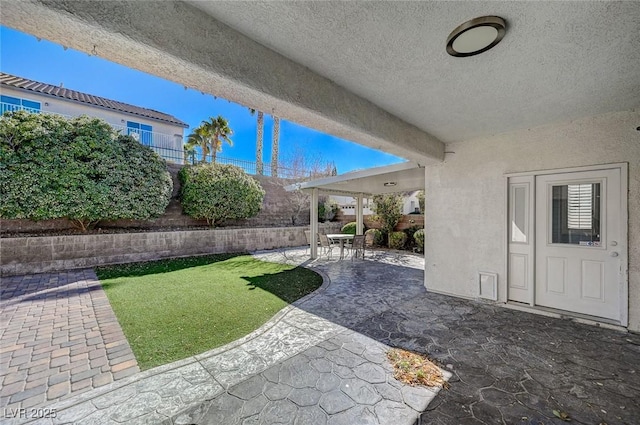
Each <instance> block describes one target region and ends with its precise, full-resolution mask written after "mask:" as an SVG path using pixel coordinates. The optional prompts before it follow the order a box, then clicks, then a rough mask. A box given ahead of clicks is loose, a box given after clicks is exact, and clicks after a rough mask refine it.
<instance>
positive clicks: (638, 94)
mask: <svg viewBox="0 0 640 425" xmlns="http://www.w3.org/2000/svg"><path fill="white" fill-rule="evenodd" d="M187 3H189V4H188V5H182V4H181V7H175V6H174V5H173V4H172V3H171V2H121V3H118V6H117V13H114V11H115V10H116V9H115V6H114V5H113V3H112V2H91V3H90V4H87V3H86V2H4V3H3V5H2V7H3V9H2V21H3V24H5V25H8V26H10V27H13V28H16V29H18V30H21V31H25V32H28V33H31V34H34V35H36V36H38V37H43V38H48V39H50V40H52V41H54V42H57V43H60V44H63V45H67V46H69V47H72V48H77V49H79V50H82V51H85V52H90V51H97V52H99V54H101V55H102V56H103V57H105V58H106V59H110V60H113V61H115V62H119V63H124V64H128V65H132V64H135V67H136V68H137V69H140V70H143V71H146V72H149V73H152V74H154V75H159V76H164V77H170V78H171V79H172V80H173V81H175V82H178V83H180V84H184V85H185V86H188V87H193V88H195V89H197V90H202V91H204V92H208V93H212V94H214V95H219V96H223V97H226V98H229V99H231V100H233V101H235V102H239V103H242V104H244V105H247V106H249V107H251V108H255V109H257V110H260V111H273V113H277V116H279V117H282V118H283V119H291V120H294V121H296V122H297V123H299V124H302V125H306V126H309V127H312V128H315V129H318V130H320V131H323V132H326V133H330V134H332V135H335V136H338V137H342V138H345V139H348V140H351V141H354V142H357V143H360V144H363V145H366V146H369V147H371V148H374V149H379V150H383V151H385V152H388V153H391V154H394V155H398V156H401V157H404V158H407V159H409V160H410V161H411V162H412V163H413V164H416V166H415V167H414V171H413V172H414V173H417V174H419V175H421V176H422V183H421V184H422V185H423V186H422V187H423V188H424V189H425V193H426V211H425V216H426V229H425V240H424V246H425V258H426V259H428V261H426V262H425V263H426V265H425V271H424V276H425V280H424V284H425V287H426V288H427V290H428V291H430V292H438V293H444V294H449V295H454V296H458V297H465V298H478V297H485V298H490V299H492V300H495V301H494V302H496V303H501V304H504V305H505V306H506V307H509V308H514V309H522V310H526V311H529V312H535V313H539V314H554V315H556V316H558V315H560V316H571V317H577V318H581V319H583V320H586V319H588V320H591V321H595V322H598V323H601V324H606V325H615V326H618V327H626V328H628V329H629V330H632V331H640V131H639V130H638V129H640V109H639V108H640V84H638V82H639V81H640V66H638V64H640V49H639V48H638V46H639V45H640V32H639V31H638V22H640V7H638V3H637V2H493V1H460V2H341V3H340V4H339V7H336V4H334V3H332V2H316V3H313V5H312V6H310V4H309V3H306V2H271V3H269V7H260V8H256V7H255V5H254V4H253V3H252V2H244V3H243V2H215V1H207V2H195V1H191V2H187ZM311 11H312V12H313V13H311ZM496 15H497V16H499V18H496ZM141 16H144V17H145V19H144V20H141V19H139V17H141ZM472 18H473V19H472ZM500 18H504V21H503V22H502V24H499V23H497V21H498V20H501V19H500ZM487 19H489V21H490V22H491V23H492V24H493V25H496V26H492V25H487ZM148 22H153V25H148V24H147V23H148ZM476 25H481V26H480V27H479V29H478V30H476V29H473V31H471V30H472V28H475V26H476ZM465 30H469V31H470V32H469V33H465V35H464V36H462V34H461V31H465ZM502 35H504V39H502V41H500V40H499V39H498V38H497V37H501V36H502ZM447 40H449V46H447V44H448V43H447ZM460 40H461V41H460ZM499 41H500V42H499ZM498 42H499V44H496V43H498ZM494 45H495V47H493V48H491V47H492V46H494ZM449 49H453V50H454V52H453V53H452V52H451V51H450V50H449ZM456 49H457V52H458V55H457V56H453V55H452V54H456ZM489 49H490V50H489ZM131 52H135V57H133V56H132V53H131ZM476 53H477V55H476ZM345 155H348V153H345ZM407 167H408V166H407ZM410 172H411V170H409V169H402V167H400V166H398V167H395V168H391V171H390V172H389V173H386V175H385V176H384V178H385V180H379V181H378V180H375V179H373V180H371V179H369V178H368V177H375V176H367V175H366V173H361V175H362V176H363V180H362V181H361V182H359V184H358V185H357V187H354V188H353V190H350V191H349V195H351V194H354V193H356V194H357V193H375V192H374V189H375V187H376V186H375V185H376V184H377V185H383V184H384V183H385V182H398V186H400V183H401V182H402V180H403V179H404V177H403V176H404V175H405V174H406V173H410ZM327 180H328V181H332V180H331V179H330V178H328V179H327ZM415 182H416V180H414V183H415ZM410 186H411V189H418V188H419V187H415V186H414V185H410ZM335 189H336V190H337V191H338V190H339V191H342V192H341V193H344V192H345V191H346V189H345V185H340V184H337V183H336V185H335ZM312 190H313V191H314V192H313V194H312V199H314V200H315V201H316V202H317V198H318V192H319V189H318V188H317V187H316V188H314V189H312ZM407 190H409V189H407ZM311 211H312V215H313V212H314V211H315V208H312V210H311ZM314 223H315V220H313V219H312V220H311V225H312V229H313V226H314V225H315V224H314ZM316 249H317V248H316V247H315V244H312V245H311V253H312V255H315V254H316ZM483 320H487V321H491V317H490V315H489V316H487V317H486V318H485V319H483ZM576 349H578V350H579V349H580V347H576Z"/></svg>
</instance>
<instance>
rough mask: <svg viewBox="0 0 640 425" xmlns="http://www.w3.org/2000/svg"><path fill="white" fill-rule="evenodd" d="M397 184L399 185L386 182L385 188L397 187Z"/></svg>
mask: <svg viewBox="0 0 640 425" xmlns="http://www.w3.org/2000/svg"><path fill="white" fill-rule="evenodd" d="M397 184H398V183H396V182H385V184H384V186H385V187H392V186H395V185H397Z"/></svg>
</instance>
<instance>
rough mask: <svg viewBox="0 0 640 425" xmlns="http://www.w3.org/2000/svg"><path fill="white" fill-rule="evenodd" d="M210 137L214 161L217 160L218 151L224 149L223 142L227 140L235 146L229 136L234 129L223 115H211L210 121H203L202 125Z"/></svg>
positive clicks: (230, 144)
mask: <svg viewBox="0 0 640 425" xmlns="http://www.w3.org/2000/svg"><path fill="white" fill-rule="evenodd" d="M198 128H202V129H203V131H204V132H205V134H206V135H207V137H208V139H209V143H210V144H211V155H212V158H211V160H212V162H214V163H215V162H216V156H217V154H218V152H220V151H222V143H223V142H227V143H228V144H229V146H233V141H232V140H231V139H230V138H229V136H231V135H232V134H233V130H231V128H230V127H229V122H228V121H227V120H226V119H224V118H223V117H222V116H220V115H218V116H217V117H216V118H213V117H210V118H209V121H202V124H200V127H198Z"/></svg>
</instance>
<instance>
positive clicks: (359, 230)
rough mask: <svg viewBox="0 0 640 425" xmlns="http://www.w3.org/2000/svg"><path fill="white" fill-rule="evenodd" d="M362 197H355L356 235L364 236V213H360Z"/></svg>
mask: <svg viewBox="0 0 640 425" xmlns="http://www.w3.org/2000/svg"><path fill="white" fill-rule="evenodd" d="M363 198H364V195H363V194H362V193H360V194H358V196H356V235H362V234H364V211H362V205H363V202H362V201H363Z"/></svg>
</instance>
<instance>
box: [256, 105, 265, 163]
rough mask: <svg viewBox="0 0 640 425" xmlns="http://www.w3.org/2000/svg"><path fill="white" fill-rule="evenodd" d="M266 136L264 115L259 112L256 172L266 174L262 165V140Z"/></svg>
mask: <svg viewBox="0 0 640 425" xmlns="http://www.w3.org/2000/svg"><path fill="white" fill-rule="evenodd" d="M263 136H264V113H263V112H262V111H258V129H257V134H256V172H257V173H258V174H260V175H262V174H264V169H263V164H262V138H263Z"/></svg>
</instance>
